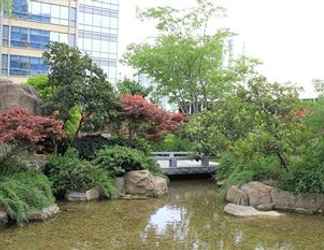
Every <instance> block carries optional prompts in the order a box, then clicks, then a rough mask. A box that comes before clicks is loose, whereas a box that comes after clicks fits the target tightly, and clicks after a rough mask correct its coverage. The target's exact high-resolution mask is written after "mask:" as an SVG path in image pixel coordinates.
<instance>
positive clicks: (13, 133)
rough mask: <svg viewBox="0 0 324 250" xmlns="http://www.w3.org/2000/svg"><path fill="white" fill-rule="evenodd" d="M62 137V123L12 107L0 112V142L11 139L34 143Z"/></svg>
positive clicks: (7, 141)
mask: <svg viewBox="0 0 324 250" xmlns="http://www.w3.org/2000/svg"><path fill="white" fill-rule="evenodd" d="M63 138H64V130H63V123H62V122H60V121H58V120H55V119H53V118H51V117H43V116H38V115H33V114H31V113H30V112H28V111H27V110H25V109H23V108H20V107H14V108H11V109H9V110H6V111H3V112H0V143H10V142H13V141H17V142H22V143H27V144H32V145H36V144H38V143H41V142H45V141H51V142H53V141H59V140H62V139H63Z"/></svg>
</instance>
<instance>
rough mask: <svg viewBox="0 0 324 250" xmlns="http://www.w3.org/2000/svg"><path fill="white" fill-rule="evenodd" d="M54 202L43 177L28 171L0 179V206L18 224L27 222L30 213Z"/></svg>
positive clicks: (49, 187) (47, 182)
mask: <svg viewBox="0 0 324 250" xmlns="http://www.w3.org/2000/svg"><path fill="white" fill-rule="evenodd" d="M54 202H55V198H54V196H53V194H52V191H51V185H50V182H49V181H48V179H47V177H46V176H44V175H41V174H39V173H36V172H31V171H28V172H20V173H15V174H13V175H11V176H6V177H1V178H0V205H1V206H3V207H4V208H5V209H6V210H7V212H8V214H9V216H10V218H11V219H13V220H16V221H17V223H19V224H20V223H23V222H27V221H28V214H29V213H30V212H31V211H33V210H39V209H42V208H45V207H48V206H50V205H52V204H53V203H54Z"/></svg>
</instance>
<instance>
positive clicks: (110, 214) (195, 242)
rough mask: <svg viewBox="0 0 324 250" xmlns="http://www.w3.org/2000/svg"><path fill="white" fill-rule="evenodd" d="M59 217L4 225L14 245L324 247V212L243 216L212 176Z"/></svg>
mask: <svg viewBox="0 0 324 250" xmlns="http://www.w3.org/2000/svg"><path fill="white" fill-rule="evenodd" d="M61 207H62V208H63V212H62V213H61V214H60V215H59V216H58V217H57V218H55V219H54V220H51V221H48V222H46V223H41V224H33V225H29V226H27V227H23V228H19V227H18V228H17V227H11V228H8V229H5V230H0V249H1V250H2V249H6V250H7V249H8V250H11V249H12V250H20V249H23V250H43V249H46V250H57V249H60V250H72V249H73V250H92V249H95V250H97V249H109V250H115V249H117V250H118V249H120V250H155V249H162V250H178V249H179V250H187V249H188V250H192V249H193V250H236V249H243V250H313V249H314V250H321V249H324V217H320V216H319V217H313V216H295V215H291V216H289V215H288V216H285V217H282V218H280V219H267V220H266V219H257V220H256V219H237V218H234V217H230V216H226V215H224V213H223V199H222V197H220V198H219V197H218V196H217V191H216V189H215V186H214V185H213V184H210V183H208V181H207V180H198V181H181V182H172V185H171V188H170V195H169V196H168V197H165V198H164V199H162V200H150V201H113V202H101V203H98V202H94V203H86V204H75V203H74V204H62V205H61Z"/></svg>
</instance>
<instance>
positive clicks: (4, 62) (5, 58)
mask: <svg viewBox="0 0 324 250" xmlns="http://www.w3.org/2000/svg"><path fill="white" fill-rule="evenodd" d="M1 70H2V74H4V75H7V74H8V55H6V54H2V67H1Z"/></svg>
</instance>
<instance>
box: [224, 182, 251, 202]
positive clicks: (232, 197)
mask: <svg viewBox="0 0 324 250" xmlns="http://www.w3.org/2000/svg"><path fill="white" fill-rule="evenodd" d="M225 199H226V201H228V202H230V203H233V204H236V205H242V206H248V205H249V196H248V195H247V194H246V193H244V192H243V191H242V190H240V189H239V187H238V186H231V187H230V188H229V190H228V191H227V193H226V197H225Z"/></svg>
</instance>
